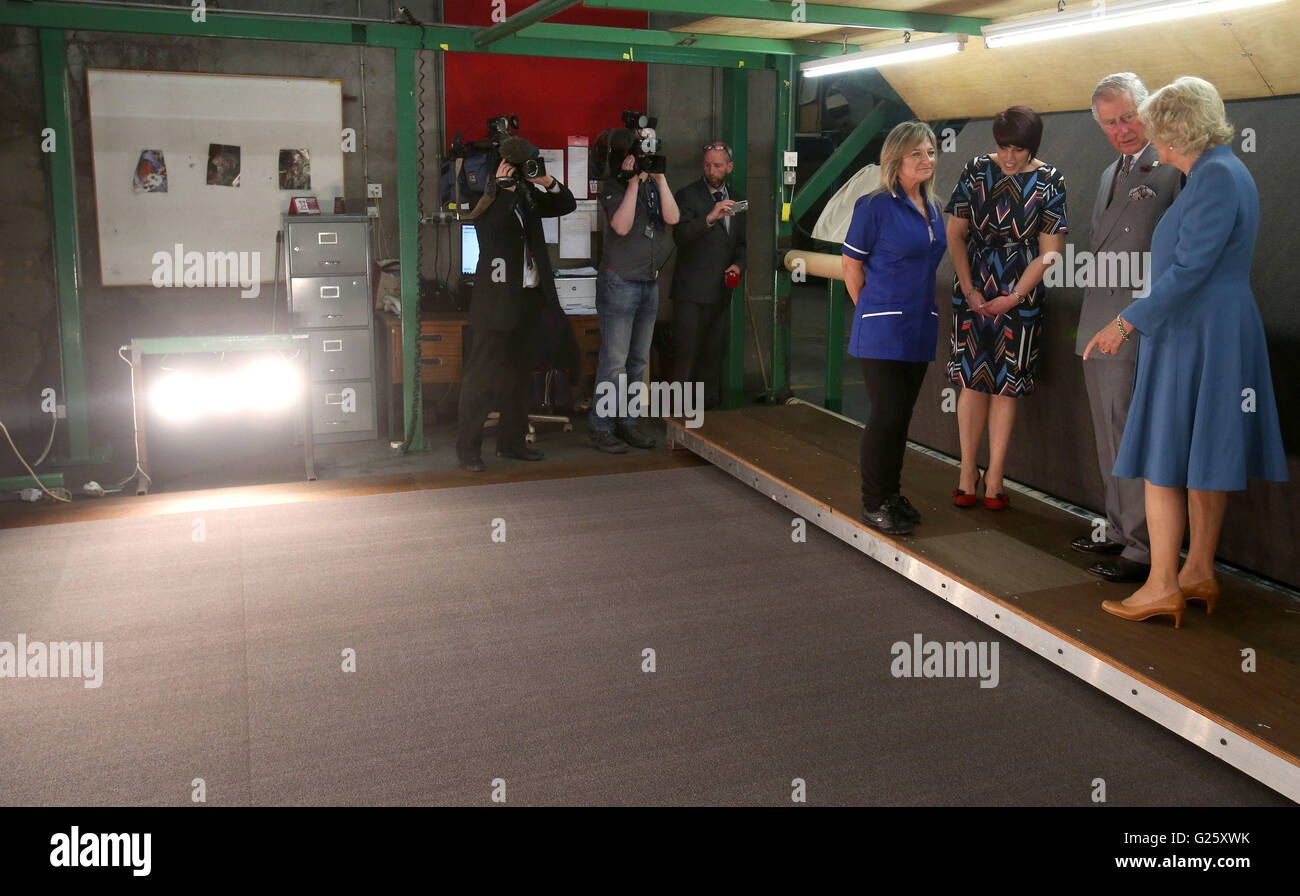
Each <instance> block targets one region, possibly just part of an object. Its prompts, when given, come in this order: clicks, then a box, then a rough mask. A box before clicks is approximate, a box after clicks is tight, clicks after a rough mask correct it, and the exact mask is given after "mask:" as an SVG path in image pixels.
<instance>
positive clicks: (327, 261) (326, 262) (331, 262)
mask: <svg viewBox="0 0 1300 896" xmlns="http://www.w3.org/2000/svg"><path fill="white" fill-rule="evenodd" d="M341 263H342V262H339V261H337V260H331V259H328V258H323V259H321V264H341Z"/></svg>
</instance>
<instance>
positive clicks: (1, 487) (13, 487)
mask: <svg viewBox="0 0 1300 896" xmlns="http://www.w3.org/2000/svg"><path fill="white" fill-rule="evenodd" d="M41 483H42V484H43V485H44V486H45V487H46V488H64V487H65V486H64V484H63V474H62V473H42V474H41ZM38 487H39V486H37V484H36V480H35V479H33V478H32V477H30V476H0V492H16V491H20V490H22V489H25V488H38Z"/></svg>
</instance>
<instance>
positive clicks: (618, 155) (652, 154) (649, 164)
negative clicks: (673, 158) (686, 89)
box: [609, 111, 668, 180]
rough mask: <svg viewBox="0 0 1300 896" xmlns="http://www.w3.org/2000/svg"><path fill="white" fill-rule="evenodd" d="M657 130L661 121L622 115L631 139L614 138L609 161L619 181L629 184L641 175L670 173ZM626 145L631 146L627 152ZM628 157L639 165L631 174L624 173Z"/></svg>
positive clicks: (636, 165)
mask: <svg viewBox="0 0 1300 896" xmlns="http://www.w3.org/2000/svg"><path fill="white" fill-rule="evenodd" d="M658 126H659V119H657V118H654V117H652V116H649V115H646V114H645V113H644V112H628V111H624V112H623V127H625V128H626V129H627V131H626V134H627V135H628V136H627V137H625V138H624V139H622V140H616V139H614V138H612V137H611V139H610V158H609V167H610V168H611V169H612V170H613V171H614V172H615V173H616V174H617V175H618V177H619V179H620V180H627V179H628V178H630V177H632V176H633V175H635V174H637V173H639V172H642V171H644V172H645V173H646V174H666V173H667V171H668V158H667V156H664V155H662V154H661V153H660V152H659V135H658V134H656V133H655V128H656V127H658ZM625 144H630V145H629V146H628V147H627V149H625V150H624V149H623V146H624V145H625ZM629 155H630V156H632V157H633V158H635V159H636V164H635V165H634V166H633V169H632V170H631V171H624V170H623V167H622V166H623V160H624V159H625V158H627V156H629Z"/></svg>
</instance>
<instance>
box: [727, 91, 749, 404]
mask: <svg viewBox="0 0 1300 896" xmlns="http://www.w3.org/2000/svg"><path fill="white" fill-rule="evenodd" d="M722 139H723V140H724V141H726V143H727V145H728V146H730V147H731V161H732V163H733V164H734V165H735V166H736V167H735V170H734V171H732V172H731V182H732V184H734V185H736V186H737V187H738V188H739V191H740V193H741V195H742V196H745V197H748V196H749V186H748V179H749V73H748V72H746V71H745V70H744V69H725V70H723V72H722ZM746 220H748V218H746ZM751 277H752V274H751V273H749V272H746V274H745V277H744V279H743V280H742V281H741V284H740V286H738V287H736V289H734V290H732V293H731V305H730V308H729V310H728V323H727V354H726V358H725V360H724V361H723V367H722V406H723V407H724V408H735V407H740V405H741V404H743V403H744V400H745V293H746V292H747V285H748V284H749V283H750V282H752V281H751V279H750V278H751Z"/></svg>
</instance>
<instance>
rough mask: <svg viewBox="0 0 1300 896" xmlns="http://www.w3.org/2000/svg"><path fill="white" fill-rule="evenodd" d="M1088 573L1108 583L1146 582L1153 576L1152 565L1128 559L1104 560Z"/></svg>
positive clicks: (1093, 566) (1090, 567) (1089, 568)
mask: <svg viewBox="0 0 1300 896" xmlns="http://www.w3.org/2000/svg"><path fill="white" fill-rule="evenodd" d="M1088 572H1090V573H1092V574H1093V575H1094V576H1101V577H1102V578H1103V579H1105V580H1106V581H1108V582H1145V581H1146V580H1147V576H1148V575H1150V574H1151V564H1149V563H1138V562H1137V561H1136V560H1130V559H1128V558H1127V557H1116V558H1115V559H1114V560H1103V561H1101V562H1100V563H1094V564H1093V565H1092V566H1089V567H1088Z"/></svg>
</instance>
